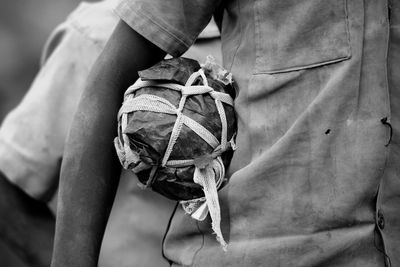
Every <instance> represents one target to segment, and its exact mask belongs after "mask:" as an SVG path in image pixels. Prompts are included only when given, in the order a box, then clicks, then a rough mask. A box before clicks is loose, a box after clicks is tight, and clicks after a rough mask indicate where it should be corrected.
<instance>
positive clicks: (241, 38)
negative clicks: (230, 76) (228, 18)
mask: <svg viewBox="0 0 400 267" xmlns="http://www.w3.org/2000/svg"><path fill="white" fill-rule="evenodd" d="M237 9H238V13H239V14H240V13H241V8H240V0H238V1H237ZM240 17H241V16H240V15H239V35H240V40H239V43H238V44H237V47H236V49H235V53H233V57H232V61H231V65H230V66H229V70H232V66H233V63H234V62H235V59H236V55H237V53H238V50H239V47H240V45H241V44H242V41H243V30H242V20H241V19H240Z"/></svg>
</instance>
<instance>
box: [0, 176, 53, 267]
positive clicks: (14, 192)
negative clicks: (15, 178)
mask: <svg viewBox="0 0 400 267" xmlns="http://www.w3.org/2000/svg"><path fill="white" fill-rule="evenodd" d="M54 223H55V218H54V215H53V214H52V212H51V211H50V209H49V208H48V207H47V205H46V204H45V203H43V202H40V201H38V200H35V199H33V198H31V197H29V196H28V195H27V194H26V193H24V192H23V191H22V190H21V189H19V188H18V187H16V186H14V185H13V184H11V183H10V182H9V181H8V180H7V179H6V178H5V176H4V175H3V174H2V173H0V239H1V240H2V241H3V242H4V243H5V244H6V245H7V246H8V247H9V248H10V249H11V250H12V251H13V252H15V253H16V254H17V255H18V256H19V258H20V259H21V260H22V261H23V262H25V263H26V264H27V266H32V267H45V266H49V265H50V259H51V251H52V247H53V236H54V226H55V225H54Z"/></svg>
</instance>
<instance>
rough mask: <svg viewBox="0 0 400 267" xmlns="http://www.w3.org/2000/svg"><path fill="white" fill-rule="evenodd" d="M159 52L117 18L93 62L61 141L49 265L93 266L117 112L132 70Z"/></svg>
mask: <svg viewBox="0 0 400 267" xmlns="http://www.w3.org/2000/svg"><path fill="white" fill-rule="evenodd" d="M163 56H164V53H163V52H162V51H161V50H160V49H158V48H157V47H155V46H153V45H152V44H150V43H149V42H148V41H147V40H145V39H144V38H142V37H141V36H140V35H138V34H137V33H135V32H134V31H132V30H131V29H130V28H129V27H128V26H127V25H126V24H125V23H123V22H120V23H119V24H118V26H117V28H116V30H115V31H114V33H113V35H112V36H111V38H110V41H109V42H108V44H107V45H106V48H105V49H104V51H103V53H102V55H101V56H100V58H99V59H98V61H97V62H96V63H95V67H94V68H93V70H92V72H91V74H90V76H89V80H88V84H87V87H86V89H85V91H84V93H83V96H82V99H81V102H80V104H79V107H78V111H77V113H76V115H75V119H74V122H73V124H72V127H71V131H70V136H69V138H68V141H67V144H66V151H65V155H64V161H63V164H62V169H61V179H60V191H59V203H58V211H57V216H58V218H57V226H56V239H55V249H54V254H53V262H52V266H87V267H90V266H96V265H97V259H98V254H99V250H100V245H101V240H102V236H103V233H104V229H105V226H106V222H107V219H108V215H109V212H110V209H111V206H112V202H113V199H114V195H115V191H116V188H117V184H118V178H119V163H118V161H117V157H116V154H115V152H114V147H113V142H112V141H113V139H114V137H115V136H116V135H117V121H116V118H117V112H118V109H119V107H120V105H121V103H122V96H123V92H124V90H125V89H126V88H127V87H128V86H129V85H130V84H132V83H133V82H134V81H135V80H136V79H137V71H138V70H141V69H144V68H147V67H149V66H151V65H152V64H154V63H155V62H157V61H159V60H161V59H162V58H163Z"/></svg>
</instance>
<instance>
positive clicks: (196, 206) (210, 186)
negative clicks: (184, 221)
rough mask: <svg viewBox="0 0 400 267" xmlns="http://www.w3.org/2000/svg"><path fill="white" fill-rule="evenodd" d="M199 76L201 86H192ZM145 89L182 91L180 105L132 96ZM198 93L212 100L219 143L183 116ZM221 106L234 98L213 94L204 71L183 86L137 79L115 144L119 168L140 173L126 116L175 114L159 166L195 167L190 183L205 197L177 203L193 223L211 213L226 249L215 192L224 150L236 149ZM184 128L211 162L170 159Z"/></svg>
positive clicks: (127, 98) (221, 177) (120, 119)
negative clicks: (202, 144) (201, 142)
mask: <svg viewBox="0 0 400 267" xmlns="http://www.w3.org/2000/svg"><path fill="white" fill-rule="evenodd" d="M199 77H200V78H201V80H202V83H203V85H193V83H194V82H195V81H196V80H197V79H198V78H199ZM144 87H159V88H167V89H171V90H175V91H179V92H181V99H180V102H179V106H178V107H176V106H175V105H173V104H171V103H170V102H169V101H168V100H166V99H164V98H161V97H159V96H155V95H151V94H142V95H139V96H137V97H134V95H133V93H134V92H135V91H136V90H139V89H141V88H144ZM199 94H209V95H210V96H211V97H212V98H213V99H214V100H215V105H216V107H217V110H218V113H219V116H220V119H221V126H222V133H221V140H218V139H217V138H216V137H215V136H214V135H213V134H212V133H211V132H210V131H208V130H207V129H206V128H205V127H204V126H202V125H201V124H199V123H198V122H196V121H195V120H193V119H191V118H189V117H188V116H186V115H184V114H183V113H182V110H183V108H184V106H185V102H186V99H187V97H188V96H190V95H199ZM223 103H225V104H228V105H231V106H233V99H232V98H231V97H230V95H228V94H226V93H222V92H217V91H214V89H213V88H212V87H210V86H209V85H208V82H207V78H206V76H205V74H204V71H203V69H200V70H199V71H197V72H194V73H193V74H192V75H191V76H190V77H189V79H188V80H187V82H186V84H185V86H182V85H179V84H173V83H160V82H156V81H143V80H141V79H139V80H137V82H136V83H135V84H134V85H132V86H131V87H129V88H128V90H127V91H126V92H125V98H124V103H123V105H122V107H121V109H120V111H119V113H118V122H119V127H118V135H119V138H118V137H117V138H115V140H114V144H115V147H116V150H117V154H118V157H119V159H120V161H121V164H122V166H123V167H124V168H126V169H131V170H133V171H134V172H139V171H140V170H141V166H142V165H141V164H140V162H141V160H140V158H139V155H137V153H135V152H134V151H132V149H131V148H130V147H129V139H128V136H127V135H126V134H125V133H124V132H125V129H126V127H127V122H128V114H129V113H131V112H134V111H149V112H157V113H165V114H173V115H176V116H177V118H176V121H175V124H174V127H173V130H172V133H171V137H170V139H169V142H168V145H167V148H166V151H165V154H164V156H163V158H162V161H161V166H162V167H176V168H177V167H185V166H191V165H195V171H194V175H193V181H194V182H195V183H197V184H199V185H200V186H201V187H202V189H203V191H204V197H202V198H197V199H192V200H187V201H180V203H181V204H182V207H183V209H184V210H185V212H186V213H188V214H190V215H191V216H192V218H194V219H196V220H204V219H205V218H206V216H207V214H208V213H209V214H210V217H211V220H212V229H213V231H214V233H215V234H216V238H217V241H218V242H219V243H220V244H221V245H222V247H223V249H224V250H226V249H227V243H226V242H225V240H224V238H223V236H222V232H221V211H220V205H219V201H218V192H217V191H218V189H219V188H220V187H221V185H222V183H223V181H224V177H225V167H224V164H223V162H222V159H221V154H222V153H223V152H225V151H226V150H227V149H235V144H234V140H233V138H232V140H230V141H228V140H227V132H228V130H227V119H226V115H225V110H224V107H223ZM183 125H185V126H187V127H189V128H190V129H191V130H192V131H193V132H195V133H196V134H197V135H198V136H199V137H201V138H202V139H203V140H204V141H205V142H207V143H208V144H209V145H210V146H211V147H212V148H213V151H214V152H213V153H212V154H211V161H210V162H206V163H204V162H202V163H201V164H198V162H197V161H196V159H183V160H169V157H170V155H171V152H172V151H173V148H174V145H175V144H176V141H177V139H178V137H179V134H180V132H181V129H182V126H183Z"/></svg>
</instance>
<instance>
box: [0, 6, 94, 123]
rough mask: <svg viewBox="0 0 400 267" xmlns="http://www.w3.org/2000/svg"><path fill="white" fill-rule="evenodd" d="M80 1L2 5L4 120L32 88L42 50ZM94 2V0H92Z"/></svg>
mask: <svg viewBox="0 0 400 267" xmlns="http://www.w3.org/2000/svg"><path fill="white" fill-rule="evenodd" d="M79 2H80V1H79V0H34V1H27V0H12V1H7V3H3V5H2V7H1V8H0V120H1V119H2V118H3V117H4V115H5V114H6V113H7V112H8V111H9V110H10V109H11V108H12V107H14V106H15V105H16V104H17V103H18V102H19V100H20V99H21V97H22V96H23V95H24V93H25V92H26V90H27V89H28V87H29V85H30V83H31V82H32V79H33V77H34V76H35V74H36V73H37V71H38V68H39V59H40V54H41V49H42V47H43V45H44V43H45V41H46V38H47V37H48V36H49V34H50V32H51V30H52V29H54V28H55V27H56V26H57V25H58V24H59V23H60V22H62V21H63V20H64V19H65V18H66V16H67V15H68V14H69V13H70V12H71V11H72V10H73V9H74V8H75V7H76V6H77V5H78V4H79ZM88 2H93V1H88Z"/></svg>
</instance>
